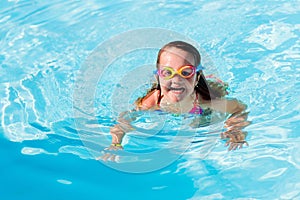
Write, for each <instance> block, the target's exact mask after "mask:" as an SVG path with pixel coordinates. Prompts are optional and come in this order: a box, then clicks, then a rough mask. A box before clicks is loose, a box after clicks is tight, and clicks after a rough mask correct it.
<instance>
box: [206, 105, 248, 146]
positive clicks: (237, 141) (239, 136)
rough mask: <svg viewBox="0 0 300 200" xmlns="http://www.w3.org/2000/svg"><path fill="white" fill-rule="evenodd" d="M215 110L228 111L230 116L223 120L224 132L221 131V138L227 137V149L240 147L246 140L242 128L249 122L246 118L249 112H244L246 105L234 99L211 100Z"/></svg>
mask: <svg viewBox="0 0 300 200" xmlns="http://www.w3.org/2000/svg"><path fill="white" fill-rule="evenodd" d="M212 105H213V106H212V107H213V108H214V109H215V110H218V111H221V112H225V113H229V114H231V115H230V117H229V118H228V119H227V120H226V121H225V128H226V129H227V130H226V131H225V132H222V133H221V138H222V139H227V142H226V145H227V146H229V148H228V150H235V149H237V148H242V146H243V145H244V144H246V145H248V143H247V141H246V136H247V132H246V131H244V130H243V128H245V127H246V126H248V125H249V124H250V123H251V122H250V121H248V120H247V118H248V114H249V112H245V110H246V109H247V106H246V105H245V104H243V103H241V102H240V101H238V100H235V99H220V100H214V101H212Z"/></svg>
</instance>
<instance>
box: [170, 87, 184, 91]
mask: <svg viewBox="0 0 300 200" xmlns="http://www.w3.org/2000/svg"><path fill="white" fill-rule="evenodd" d="M170 90H183V88H172V87H171V88H170Z"/></svg>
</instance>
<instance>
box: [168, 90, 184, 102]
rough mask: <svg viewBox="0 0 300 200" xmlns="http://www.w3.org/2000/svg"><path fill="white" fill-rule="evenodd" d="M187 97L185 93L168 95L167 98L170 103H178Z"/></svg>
mask: <svg viewBox="0 0 300 200" xmlns="http://www.w3.org/2000/svg"><path fill="white" fill-rule="evenodd" d="M185 97H186V94H185V93H182V94H174V93H172V92H168V93H167V98H168V100H169V101H170V103H178V102H180V101H182V100H183V99H184V98H185Z"/></svg>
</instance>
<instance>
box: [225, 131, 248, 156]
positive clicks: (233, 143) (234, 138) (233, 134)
mask: <svg viewBox="0 0 300 200" xmlns="http://www.w3.org/2000/svg"><path fill="white" fill-rule="evenodd" d="M246 136H247V132H245V131H242V130H228V131H226V132H223V133H221V139H228V140H227V142H226V143H225V146H228V151H232V150H236V149H240V148H242V147H243V145H244V144H245V145H246V146H249V144H248V142H247V141H246V140H245V139H246Z"/></svg>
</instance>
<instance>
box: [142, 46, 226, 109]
mask: <svg viewBox="0 0 300 200" xmlns="http://www.w3.org/2000/svg"><path fill="white" fill-rule="evenodd" d="M172 47H175V48H178V49H181V50H183V51H185V52H188V53H190V54H191V55H192V56H193V58H194V63H191V64H193V65H194V66H195V67H197V66H199V65H200V64H201V56H200V53H199V51H198V50H197V49H196V48H195V47H194V46H193V45H191V44H189V43H186V42H183V41H173V42H170V43H168V44H166V45H165V46H163V47H162V48H161V49H160V50H159V52H158V55H157V61H156V68H158V65H159V61H160V57H161V54H162V53H163V52H165V51H167V49H169V48H172ZM157 80H158V83H154V84H153V85H152V87H151V88H150V89H149V90H148V91H147V94H146V95H145V96H143V97H140V98H138V99H137V100H136V104H137V105H140V104H141V103H142V100H143V99H144V98H147V97H149V96H150V95H151V94H152V93H153V92H154V91H156V90H159V91H161V88H160V84H159V77H157ZM197 80H198V83H197V85H196V86H195V91H196V93H197V94H198V95H200V97H201V98H202V99H204V100H208V101H210V100H212V99H216V98H221V97H223V96H225V95H226V89H224V87H223V86H220V84H217V83H215V82H213V81H207V80H206V79H205V77H204V75H203V73H201V72H197ZM160 98H161V96H160V97H159V99H160Z"/></svg>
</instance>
